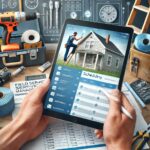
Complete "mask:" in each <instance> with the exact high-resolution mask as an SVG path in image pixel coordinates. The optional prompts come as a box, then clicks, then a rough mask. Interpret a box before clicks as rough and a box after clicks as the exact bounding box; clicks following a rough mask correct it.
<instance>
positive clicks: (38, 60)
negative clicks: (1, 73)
mask: <svg viewBox="0 0 150 150" xmlns="http://www.w3.org/2000/svg"><path fill="white" fill-rule="evenodd" d="M3 14H7V15H8V16H9V17H8V16H7V15H4V16H5V17H6V18H7V17H8V18H9V21H7V20H8V19H2V18H1V22H2V21H3V22H2V23H1V26H4V29H5V30H4V32H3V33H4V35H5V36H3V44H2V46H1V48H2V49H1V51H0V62H2V63H0V68H4V67H14V66H21V65H23V66H26V67H27V66H36V65H42V64H44V63H45V62H46V46H45V42H44V40H43V38H42V36H41V35H40V25H39V19H38V18H39V17H40V14H39V13H33V12H32V13H30V14H27V13H24V12H6V13H3ZM5 20H6V21H5ZM19 23H20V24H19ZM18 24H19V26H18ZM9 25H10V26H11V27H9ZM20 26H21V27H22V28H20ZM16 28H17V31H16ZM6 29H7V30H6ZM13 31H14V32H13ZM6 33H7V34H6ZM6 40H7V42H6ZM14 45H15V46H17V48H15V47H14Z"/></svg>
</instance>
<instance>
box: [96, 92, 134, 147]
mask: <svg viewBox="0 0 150 150" xmlns="http://www.w3.org/2000/svg"><path fill="white" fill-rule="evenodd" d="M111 95H113V96H115V97H116V98H117V99H118V102H116V101H114V100H112V99H111V98H110V108H109V112H108V115H107V118H106V120H105V123H104V129H103V132H102V131H100V130H95V133H96V136H97V137H98V138H102V137H104V140H105V143H106V146H107V148H108V150H131V145H132V138H133V133H134V128H135V121H136V113H135V110H134V108H133V107H132V105H131V104H130V103H129V101H128V100H127V98H126V97H125V95H124V94H122V93H121V92H119V91H118V90H113V91H112V92H111ZM122 105H123V106H124V107H125V108H126V109H127V110H128V111H129V112H130V114H131V115H132V116H133V119H130V118H128V117H127V116H126V115H125V114H123V113H122V112H121V106H122Z"/></svg>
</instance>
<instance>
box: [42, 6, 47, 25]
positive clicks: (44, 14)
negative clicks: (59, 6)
mask: <svg viewBox="0 0 150 150" xmlns="http://www.w3.org/2000/svg"><path fill="white" fill-rule="evenodd" d="M46 6H47V4H46V3H43V28H44V27H45V23H46V21H45V20H46V17H45V16H46V13H45V8H46Z"/></svg>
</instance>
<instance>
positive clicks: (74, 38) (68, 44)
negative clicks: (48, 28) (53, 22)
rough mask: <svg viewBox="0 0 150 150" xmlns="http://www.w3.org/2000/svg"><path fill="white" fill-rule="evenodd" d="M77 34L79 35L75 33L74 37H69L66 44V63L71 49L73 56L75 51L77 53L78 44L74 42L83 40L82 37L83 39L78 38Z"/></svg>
mask: <svg viewBox="0 0 150 150" xmlns="http://www.w3.org/2000/svg"><path fill="white" fill-rule="evenodd" d="M77 34H78V33H77V32H74V33H73V35H71V36H69V38H68V41H67V43H66V44H65V47H66V52H65V55H64V62H66V61H67V58H68V53H69V50H70V48H71V47H72V48H73V49H72V51H71V54H74V53H75V51H76V48H77V44H74V43H73V42H74V40H75V41H78V40H80V39H82V37H81V38H76V36H77Z"/></svg>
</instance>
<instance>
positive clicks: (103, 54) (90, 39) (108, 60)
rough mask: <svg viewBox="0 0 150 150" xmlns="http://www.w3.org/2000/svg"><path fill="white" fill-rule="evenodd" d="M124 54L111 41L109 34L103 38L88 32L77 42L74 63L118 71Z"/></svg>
mask: <svg viewBox="0 0 150 150" xmlns="http://www.w3.org/2000/svg"><path fill="white" fill-rule="evenodd" d="M123 60H124V55H123V54H122V53H121V52H120V50H119V49H118V48H117V47H116V46H115V43H112V42H111V37H110V35H108V36H106V37H105V38H104V37H102V36H100V35H98V34H97V33H95V32H90V33H89V34H88V35H87V36H85V37H84V38H83V39H82V40H81V41H80V42H79V43H78V47H77V49H76V54H75V64H78V65H79V66H82V67H84V68H88V69H93V70H103V71H110V72H119V70H121V68H122V64H123Z"/></svg>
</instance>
